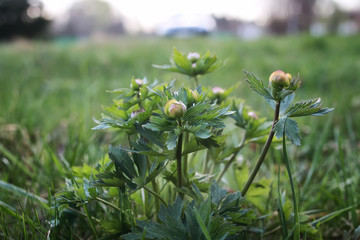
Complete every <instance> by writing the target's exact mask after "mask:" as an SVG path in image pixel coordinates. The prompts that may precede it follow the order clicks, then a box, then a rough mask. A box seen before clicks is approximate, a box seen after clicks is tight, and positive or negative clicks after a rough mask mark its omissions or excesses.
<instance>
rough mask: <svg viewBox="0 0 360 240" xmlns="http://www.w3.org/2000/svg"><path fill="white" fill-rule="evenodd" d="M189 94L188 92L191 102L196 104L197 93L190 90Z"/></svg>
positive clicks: (197, 99)
mask: <svg viewBox="0 0 360 240" xmlns="http://www.w3.org/2000/svg"><path fill="white" fill-rule="evenodd" d="M189 92H190V96H191V98H192V100H193V102H195V103H196V102H198V101H199V93H198V91H196V90H195V91H193V90H191V89H189Z"/></svg>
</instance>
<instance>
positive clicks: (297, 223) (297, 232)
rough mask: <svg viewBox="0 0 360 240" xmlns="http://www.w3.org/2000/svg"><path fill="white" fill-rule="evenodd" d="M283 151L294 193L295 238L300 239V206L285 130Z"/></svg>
mask: <svg viewBox="0 0 360 240" xmlns="http://www.w3.org/2000/svg"><path fill="white" fill-rule="evenodd" d="M283 151H284V163H285V166H286V170H287V173H288V176H289V180H290V186H291V193H292V198H293V204H294V239H295V240H300V220H299V208H298V203H297V198H296V192H295V187H294V182H293V178H292V174H291V167H290V162H289V158H288V156H287V151H286V139H285V131H284V132H283Z"/></svg>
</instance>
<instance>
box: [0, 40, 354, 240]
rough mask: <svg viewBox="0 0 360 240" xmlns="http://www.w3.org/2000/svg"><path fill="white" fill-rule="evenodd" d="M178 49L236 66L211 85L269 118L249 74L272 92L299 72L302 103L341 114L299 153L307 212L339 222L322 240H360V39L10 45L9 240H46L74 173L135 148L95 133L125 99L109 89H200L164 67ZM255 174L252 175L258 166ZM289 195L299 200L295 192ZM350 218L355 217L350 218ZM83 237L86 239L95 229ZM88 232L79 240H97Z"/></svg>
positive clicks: (2, 101) (5, 153) (5, 132)
mask: <svg viewBox="0 0 360 240" xmlns="http://www.w3.org/2000/svg"><path fill="white" fill-rule="evenodd" d="M173 47H176V48H177V49H178V50H179V51H182V52H189V51H197V52H200V53H203V52H205V51H207V50H210V52H211V53H215V54H216V55H217V56H218V57H219V58H220V59H224V60H225V61H226V65H225V66H224V67H223V68H221V69H220V70H218V71H216V72H214V73H212V74H210V75H208V76H204V77H203V78H200V79H199V82H200V84H201V85H203V86H206V87H213V86H221V87H223V88H228V87H230V86H232V85H234V84H236V83H239V86H238V87H237V88H236V90H235V91H233V93H232V96H237V97H240V98H243V99H245V100H246V104H247V105H250V106H252V107H253V108H254V109H256V111H257V112H261V113H262V115H263V116H267V117H268V118H271V111H270V108H269V106H268V105H267V103H266V102H265V101H263V100H262V99H260V98H258V97H254V94H253V93H251V91H250V90H249V88H248V86H246V83H245V81H244V78H245V77H244V74H243V69H245V70H247V71H250V72H253V73H255V74H256V75H257V76H259V77H260V78H261V79H263V80H264V81H265V82H267V79H268V76H269V74H271V73H272V72H273V71H275V70H277V69H283V70H285V71H286V72H290V73H292V74H293V75H295V76H296V75H297V74H298V75H299V77H300V79H301V80H302V86H301V89H300V90H299V91H298V95H297V98H299V99H303V98H304V99H309V98H315V97H321V98H322V100H323V105H324V106H332V107H334V108H335V110H334V111H333V112H332V113H330V114H328V115H327V116H325V117H322V118H304V119H302V120H301V121H300V124H299V125H300V129H301V134H302V145H301V146H300V147H297V146H291V147H289V156H290V159H291V160H292V169H293V172H294V178H295V182H296V185H297V187H298V196H299V206H300V211H304V212H309V215H310V216H311V217H313V218H314V219H319V218H321V217H322V216H325V215H327V216H328V215H329V214H332V213H333V217H329V218H327V219H326V221H324V222H322V224H321V225H319V226H318V228H319V231H320V232H321V233H320V236H321V237H322V238H323V239H354V240H355V239H358V237H360V227H359V222H360V206H359V198H360V193H359V191H358V186H359V183H360V175H359V169H360V159H359V156H360V155H359V152H360V111H359V110H360V93H359V91H360V36H352V37H338V36H329V37H326V38H325V37H324V38H313V37H309V36H291V37H268V38H265V39H260V40H256V41H252V42H246V41H241V40H239V39H236V38H220V37H209V38H194V39H165V38H154V37H146V38H134V37H124V38H119V39H112V40H106V41H105V40H98V41H74V42H67V41H60V40H58V41H53V42H23V41H19V42H15V43H9V44H8V43H2V44H1V45H0V52H1V58H0V109H1V111H0V189H1V190H0V238H5V239H43V238H44V237H46V235H47V232H48V230H49V229H50V225H51V220H52V213H51V210H49V209H47V208H46V207H44V206H43V204H41V202H44V201H45V200H46V201H48V202H51V201H52V199H53V196H54V194H55V193H57V192H59V191H60V190H61V189H62V188H63V187H64V185H65V178H66V177H69V176H68V173H67V171H66V168H71V167H76V166H83V164H87V165H92V164H94V163H96V162H97V161H98V160H99V159H101V158H102V157H103V156H104V154H105V153H106V152H107V151H108V147H109V144H115V145H116V144H120V143H122V142H123V141H124V139H123V136H121V135H118V134H116V132H111V131H109V132H98V131H93V130H91V128H92V127H94V126H95V125H96V124H95V123H94V120H93V118H95V119H99V118H100V113H101V112H102V105H108V104H109V103H111V99H113V98H114V97H115V95H113V94H112V93H108V92H106V90H112V89H116V88H122V87H128V86H129V84H130V80H131V78H132V77H133V76H135V77H139V78H144V77H146V78H147V80H148V81H150V82H153V81H155V79H157V80H158V81H159V82H170V81H171V80H173V79H174V78H175V79H176V86H178V87H179V86H181V85H182V84H184V85H190V81H189V79H187V78H186V77H184V76H181V75H177V74H173V73H169V72H166V71H161V70H159V69H156V68H153V67H152V64H167V63H168V62H169V56H170V55H171V53H172V50H173ZM255 151H259V149H257V150H255ZM279 158H281V155H280V153H279V152H278V151H277V148H276V147H274V148H273V149H272V150H271V151H270V153H269V156H268V161H266V162H265V165H264V166H263V167H262V169H261V170H260V171H261V174H260V176H259V177H258V179H270V181H272V180H274V179H275V180H276V179H277V175H278V174H277V171H278V164H277V163H278V161H279V160H278V159H279ZM63 159H66V161H63ZM65 162H66V163H68V164H69V165H68V166H67V165H66V164H65ZM249 165H250V166H249V168H251V161H249ZM282 178H283V179H284V178H285V177H282ZM275 180H274V181H275ZM284 189H288V191H287V193H288V194H289V193H290V190H289V189H290V188H289V186H284ZM236 190H239V189H236ZM266 197H267V196H266ZM43 200H44V201H43ZM343 209H347V210H346V211H344V212H341V214H340V213H339V214H338V212H337V211H342V210H343ZM273 210H275V209H273ZM78 229H81V231H83V232H86V231H87V230H88V227H87V226H86V225H84V226H78ZM274 229H275V230H274ZM270 230H274V231H277V230H279V229H276V228H269V229H266V231H265V232H264V236H263V235H262V236H263V237H264V239H267V238H266V237H267V236H268V235H271V233H269V231H270ZM81 231H80V232H78V233H76V234H74V236H73V237H74V239H81V236H87V234H83V232H81ZM267 234H268V235H267Z"/></svg>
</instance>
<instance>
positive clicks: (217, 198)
mask: <svg viewBox="0 0 360 240" xmlns="http://www.w3.org/2000/svg"><path fill="white" fill-rule="evenodd" d="M210 191H211V201H212V202H213V203H214V204H216V205H220V202H221V201H222V200H223V199H224V197H225V196H226V193H227V191H226V190H225V189H223V188H220V186H219V185H217V184H216V183H215V182H214V183H213V184H212V185H211V188H210Z"/></svg>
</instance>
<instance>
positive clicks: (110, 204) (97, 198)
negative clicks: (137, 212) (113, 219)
mask: <svg viewBox="0 0 360 240" xmlns="http://www.w3.org/2000/svg"><path fill="white" fill-rule="evenodd" d="M95 199H96V200H98V201H99V202H102V203H103V204H105V205H108V206H109V207H112V208H113V209H115V210H117V211H119V212H121V209H120V208H118V207H117V206H115V205H114V204H112V203H111V202H108V201H106V200H104V199H102V198H99V197H96V198H95Z"/></svg>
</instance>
